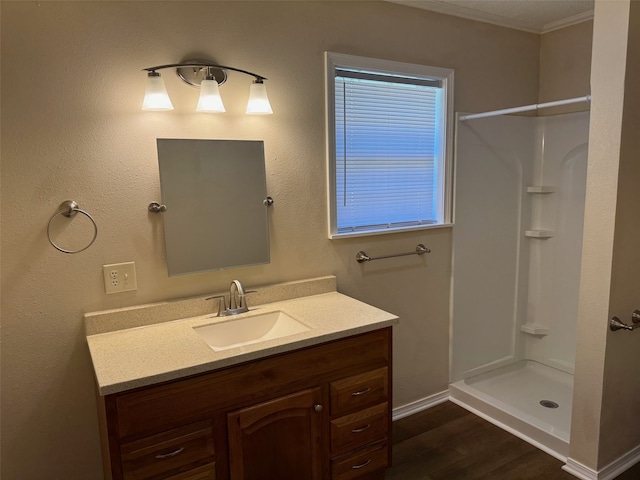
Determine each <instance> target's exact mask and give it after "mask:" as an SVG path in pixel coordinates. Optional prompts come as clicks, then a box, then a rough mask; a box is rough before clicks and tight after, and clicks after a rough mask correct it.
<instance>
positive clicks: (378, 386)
mask: <svg viewBox="0 0 640 480" xmlns="http://www.w3.org/2000/svg"><path fill="white" fill-rule="evenodd" d="M388 384H389V382H388V372H387V367H383V368H378V369H377V370H371V371H369V372H366V373H361V374H359V375H354V376H352V377H347V378H343V379H342V380H338V381H335V382H331V385H330V387H329V389H330V392H331V415H332V416H334V417H335V416H338V415H342V414H344V413H347V412H349V411H351V410H354V409H358V408H363V407H368V406H369V405H375V404H376V403H380V402H386V401H387V397H388V390H389V387H388Z"/></svg>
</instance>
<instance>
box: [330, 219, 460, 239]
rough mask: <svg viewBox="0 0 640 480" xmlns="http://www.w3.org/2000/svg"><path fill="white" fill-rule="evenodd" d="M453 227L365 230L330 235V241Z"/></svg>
mask: <svg viewBox="0 0 640 480" xmlns="http://www.w3.org/2000/svg"><path fill="white" fill-rule="evenodd" d="M451 227H453V223H438V224H434V225H419V226H411V227H401V228H382V229H380V230H366V231H361V232H346V233H330V234H329V239H330V240H339V239H341V238H351V237H370V236H373V235H387V234H390V233H403V232H412V231H415V230H431V229H433V228H451Z"/></svg>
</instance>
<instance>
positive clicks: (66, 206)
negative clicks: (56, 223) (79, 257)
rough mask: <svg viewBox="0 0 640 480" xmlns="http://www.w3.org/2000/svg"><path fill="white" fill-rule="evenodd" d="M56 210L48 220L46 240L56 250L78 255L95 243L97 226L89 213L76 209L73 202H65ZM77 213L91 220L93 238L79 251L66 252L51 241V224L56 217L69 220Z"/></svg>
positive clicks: (75, 203) (76, 206)
mask: <svg viewBox="0 0 640 480" xmlns="http://www.w3.org/2000/svg"><path fill="white" fill-rule="evenodd" d="M58 208H59V210H58V211H57V212H56V213H54V214H53V215H51V218H50V219H49V223H48V224H47V238H48V239H49V243H50V244H51V245H53V246H54V247H55V248H56V249H57V250H60V251H61V252H62V253H79V252H82V251H84V250H86V249H87V248H89V247H90V246H91V245H93V242H95V241H96V238H97V237H98V225H97V224H96V221H95V220H94V219H93V217H92V216H91V215H89V213H87V212H85V211H84V210H81V209H80V208H79V207H78V203H77V202H75V201H74V200H65V201H64V202H62V203H61V204H60V207H58ZM78 212H80V213H82V214H83V215H84V216H86V217H87V218H88V219H89V220H91V223H93V238H92V239H91V241H90V242H89V245H87V246H86V247H84V248H81V249H79V250H67V249H65V248H62V247H60V246H59V245H56V243H55V242H54V241H53V240H51V222H52V221H53V219H54V218H56V217H57V216H58V215H64V216H65V217H67V218H71V217H73V216H75V215H76V214H77V213H78Z"/></svg>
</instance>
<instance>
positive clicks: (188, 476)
mask: <svg viewBox="0 0 640 480" xmlns="http://www.w3.org/2000/svg"><path fill="white" fill-rule="evenodd" d="M161 478H163V479H164V480H216V464H215V463H208V464H206V465H203V466H202V467H198V468H194V469H191V470H189V471H188V472H182V473H177V474H176V475H172V476H170V477H164V476H162V477H161ZM154 480H155V479H154Z"/></svg>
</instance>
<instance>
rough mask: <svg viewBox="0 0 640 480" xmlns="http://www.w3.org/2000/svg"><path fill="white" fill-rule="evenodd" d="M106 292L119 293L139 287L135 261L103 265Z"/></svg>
mask: <svg viewBox="0 0 640 480" xmlns="http://www.w3.org/2000/svg"><path fill="white" fill-rule="evenodd" d="M102 275H103V277H104V291H105V293H107V294H108V293H119V292H127V291H130V290H137V289H138V282H137V279H136V264H135V262H125V263H112V264H110V265H103V266H102Z"/></svg>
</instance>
